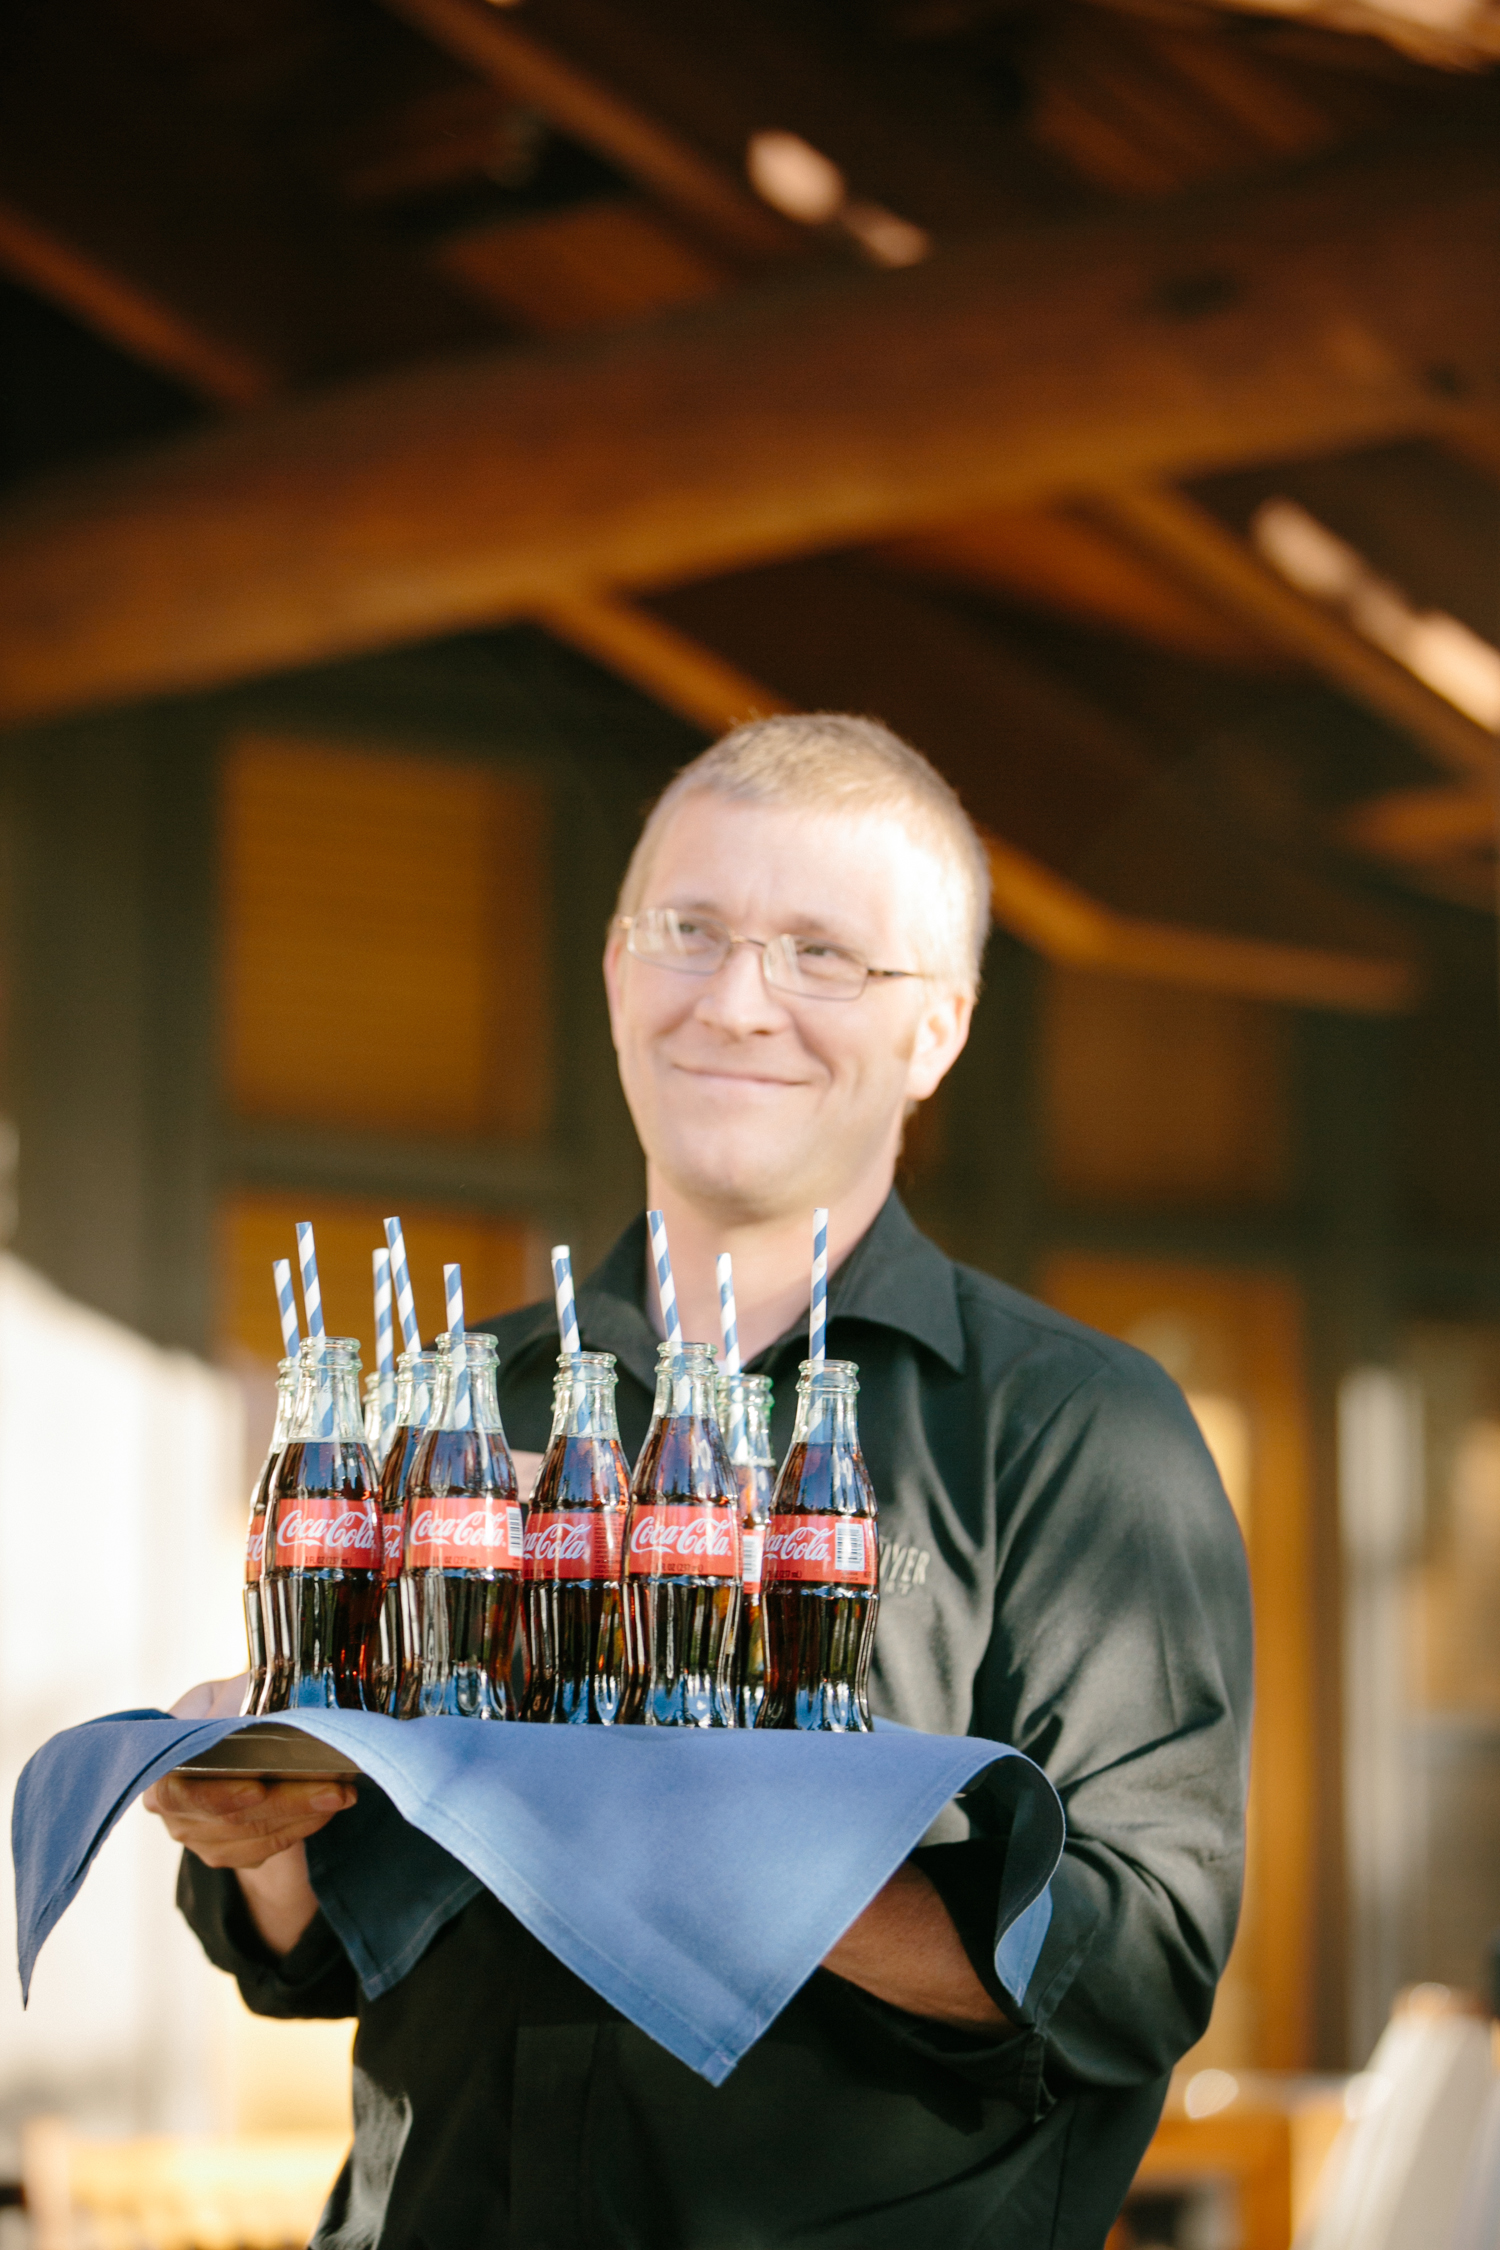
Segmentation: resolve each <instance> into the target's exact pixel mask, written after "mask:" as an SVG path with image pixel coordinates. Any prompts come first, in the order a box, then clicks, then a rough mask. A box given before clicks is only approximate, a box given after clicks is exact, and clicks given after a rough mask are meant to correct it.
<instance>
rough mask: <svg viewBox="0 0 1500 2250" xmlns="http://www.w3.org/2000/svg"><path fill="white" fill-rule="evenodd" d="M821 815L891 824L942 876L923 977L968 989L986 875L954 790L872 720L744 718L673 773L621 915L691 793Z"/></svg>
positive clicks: (828, 715)
mask: <svg viewBox="0 0 1500 2250" xmlns="http://www.w3.org/2000/svg"><path fill="white" fill-rule="evenodd" d="M699 795H702V796H716V797H729V798H733V799H737V800H738V801H739V802H740V803H742V804H758V805H796V806H799V807H802V808H804V809H805V810H807V811H809V812H811V811H819V812H853V813H885V814H887V815H892V816H894V817H896V818H897V819H898V820H899V821H900V823H901V825H902V827H903V828H904V829H905V831H906V834H907V835H908V837H909V838H910V839H911V841H912V842H913V843H914V844H916V845H917V846H918V848H919V849H920V850H922V851H924V852H926V853H927V855H928V857H929V858H930V859H932V860H933V861H935V862H936V864H937V866H938V867H939V868H940V869H941V870H942V871H943V874H944V877H945V880H943V881H942V882H940V883H938V884H934V885H933V887H932V890H931V892H930V893H929V894H928V896H927V897H926V899H925V900H924V902H923V904H924V909H925V914H926V919H927V923H928V927H929V930H930V932H931V935H932V938H933V941H934V943H935V945H936V948H937V951H936V955H935V957H934V958H933V959H932V960H931V962H930V963H929V973H930V974H932V975H934V976H942V977H951V978H952V979H953V981H954V982H955V983H957V984H961V985H963V986H964V987H965V989H966V990H968V991H970V992H972V991H974V990H976V989H977V987H978V983H979V964H980V960H981V958H982V956H983V953H984V941H985V939H986V937H987V936H988V934H989V926H990V869H989V860H988V857H987V855H986V852H985V848H984V845H983V843H982V842H981V841H980V838H979V835H978V832H977V830H976V829H975V826H974V823H973V822H972V821H971V820H970V818H969V816H968V814H967V813H966V812H965V811H964V808H963V806H962V804H961V803H960V802H959V799H958V796H957V793H956V792H955V791H954V790H953V789H952V788H950V787H949V785H948V783H947V782H946V781H945V780H944V779H943V777H942V775H941V774H940V773H939V772H938V770H937V768H936V767H935V766H932V765H930V764H929V763H928V761H927V760H926V759H925V758H924V757H923V756H922V753H921V752H920V750H913V749H912V747H911V745H910V743H907V742H903V741H902V740H901V737H900V736H899V735H898V734H893V733H892V732H891V730H890V728H889V727H886V726H882V725H881V724H880V722H879V720H878V719H857V718H852V717H851V716H850V715H849V714H848V713H847V712H843V711H798V712H794V713H790V714H783V715H780V716H778V717H776V718H771V719H751V720H750V721H749V722H748V723H747V724H746V725H744V726H741V727H736V728H735V729H734V730H733V732H732V733H730V734H726V735H725V736H723V738H722V739H721V740H720V741H718V742H715V743H713V744H711V745H710V747H709V748H708V749H707V750H704V751H702V752H701V753H700V755H699V756H698V757H696V758H694V759H693V761H692V763H691V764H690V765H686V766H684V767H683V768H682V770H681V772H680V773H678V774H676V775H674V777H673V778H672V780H671V781H669V782H668V784H667V786H666V788H665V789H664V790H663V791H662V793H661V795H660V796H659V797H658V798H657V800H656V803H655V804H654V805H653V806H652V808H651V810H650V812H649V813H648V814H647V816H646V824H645V826H644V827H643V828H642V830H641V833H640V836H639V837H638V839H637V841H636V847H635V850H634V851H633V852H632V853H631V855H630V865H629V866H628V867H627V868H626V870H625V880H624V882H623V883H622V884H621V885H620V897H619V904H618V911H619V912H620V913H621V914H634V913H635V911H636V909H637V908H638V906H639V905H640V902H641V898H642V896H643V894H644V892H645V888H646V878H647V876H648V874H649V872H650V867H651V861H652V859H653V857H654V856H655V852H656V847H657V844H658V842H659V841H660V839H661V835H662V831H663V830H664V829H665V827H666V825H667V823H668V821H670V819H671V818H672V815H673V814H674V813H675V812H676V810H677V808H678V806H679V805H681V804H682V803H683V801H684V800H685V799H686V798H688V797H692V796H699Z"/></svg>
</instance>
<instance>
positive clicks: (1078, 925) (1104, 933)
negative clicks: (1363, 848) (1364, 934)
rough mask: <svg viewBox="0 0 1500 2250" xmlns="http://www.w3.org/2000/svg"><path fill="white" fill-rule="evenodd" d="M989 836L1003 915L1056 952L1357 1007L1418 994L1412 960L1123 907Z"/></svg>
mask: <svg viewBox="0 0 1500 2250" xmlns="http://www.w3.org/2000/svg"><path fill="white" fill-rule="evenodd" d="M987 841H988V846H989V855H990V883H991V891H992V896H993V899H994V907H995V919H996V921H997V922H999V923H1001V924H1002V925H1003V927H1004V928H1006V929H1008V930H1009V931H1010V932H1011V933H1012V935H1013V936H1015V937H1018V938H1022V939H1024V941H1025V942H1026V943H1027V944H1028V945H1031V946H1034V947H1035V949H1036V951H1037V952H1038V953H1041V954H1045V956H1046V957H1047V959H1048V960H1049V961H1063V962H1067V963H1068V964H1070V965H1071V966H1072V967H1074V968H1080V969H1093V970H1095V971H1097V972H1098V973H1100V974H1102V975H1106V976H1121V977H1138V978H1142V979H1144V980H1146V981H1148V982H1150V983H1154V984H1175V985H1189V986H1194V987H1196V988H1198V989H1199V990H1202V991H1208V992H1231V993H1236V994H1238V995H1239V996H1241V997H1242V998H1245V999H1251V1000H1276V1001H1280V1002H1282V1003H1283V1004H1285V1005H1287V1006H1291V1007H1298V1008H1331V1009H1335V1010H1337V1011H1340V1012H1342V1013H1347V1014H1355V1015H1394V1014H1399V1013H1401V1012H1402V1011H1404V1010H1406V1009H1408V1008H1410V1007H1412V1006H1413V1005H1414V1004H1415V1001H1416V997H1417V981H1416V977H1415V975H1414V973H1413V971H1412V969H1411V968H1410V966H1409V965H1408V964H1407V963H1406V962H1404V961H1381V960H1376V959H1370V958H1366V957H1364V956H1361V955H1359V954H1352V953H1336V952H1332V951H1329V950H1326V949H1325V948H1323V947H1321V946H1310V945H1280V944H1277V943H1275V942H1274V941H1272V940H1270V939H1266V938H1244V937H1230V936H1226V935H1225V934H1223V933H1222V932H1220V931H1217V930H1189V929H1183V928H1181V927H1179V926H1178V925H1176V924H1173V923H1166V922H1150V921H1145V920H1142V919H1139V918H1137V917H1136V916H1134V915H1128V914H1120V913H1117V912H1116V911H1115V910H1114V908H1112V907H1108V906H1103V905H1101V904H1100V903H1099V901H1098V900H1097V899H1093V898H1090V897H1089V896H1088V894H1087V893H1086V892H1084V891H1081V890H1079V889H1078V887H1077V885H1076V884H1073V883H1069V882H1068V881H1067V880H1066V879H1065V878H1064V877H1063V876H1061V875H1057V874H1054V873H1053V871H1052V869H1051V868H1048V867H1043V866H1042V865H1041V864H1040V862H1039V861H1037V860H1034V859H1030V858H1028V857H1027V855H1026V854H1025V853H1024V852H1018V851H1016V850H1014V849H1013V847H1012V846H1011V845H1009V844H1007V843H1004V842H1002V841H1001V839H1000V838H999V837H997V836H991V837H989V838H988V839H987Z"/></svg>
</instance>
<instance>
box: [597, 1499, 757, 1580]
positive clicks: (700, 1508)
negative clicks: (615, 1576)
mask: <svg viewBox="0 0 1500 2250" xmlns="http://www.w3.org/2000/svg"><path fill="white" fill-rule="evenodd" d="M625 1569H626V1572H627V1574H628V1575H629V1576H632V1577H649V1578H659V1577H678V1578H738V1576H739V1572H740V1526H739V1518H738V1517H737V1516H736V1514H735V1512H734V1510H733V1508H727V1507H726V1508H715V1507H713V1506H712V1505H710V1504H707V1503H704V1502H701V1501H699V1502H694V1501H680V1500H679V1501H671V1500H647V1501H644V1502H643V1503H642V1504H641V1505H640V1506H639V1507H637V1508H636V1509H635V1511H634V1513H633V1515H632V1518H631V1524H630V1545H629V1549H628V1551H627V1553H626V1557H625Z"/></svg>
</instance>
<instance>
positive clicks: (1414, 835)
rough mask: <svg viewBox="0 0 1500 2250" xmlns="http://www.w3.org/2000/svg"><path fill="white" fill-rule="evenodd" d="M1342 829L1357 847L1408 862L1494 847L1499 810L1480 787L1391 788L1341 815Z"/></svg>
mask: <svg viewBox="0 0 1500 2250" xmlns="http://www.w3.org/2000/svg"><path fill="white" fill-rule="evenodd" d="M1340 826H1341V833H1342V835H1343V837H1344V839H1345V841H1346V842H1347V843H1350V844H1352V845H1354V847H1355V848H1356V850H1358V851H1363V852H1369V853H1371V854H1373V855H1374V856H1375V857H1376V858H1378V859H1390V860H1395V861H1396V862H1397V863H1398V864H1405V865H1407V866H1413V867H1425V866H1430V865H1431V864H1432V863H1433V862H1435V861H1438V860H1443V859H1449V858H1452V857H1453V856H1454V855H1455V854H1458V855H1465V854H1473V853H1477V852H1488V851H1493V849H1494V847H1495V842H1496V836H1497V828H1500V810H1497V803H1496V798H1495V794H1494V792H1493V791H1492V790H1483V789H1392V790H1390V791H1388V792H1387V793H1386V795H1384V796H1382V797H1372V798H1371V799H1370V800H1369V801H1368V802H1367V803H1366V804H1363V805H1357V806H1355V808H1354V809H1353V811H1352V812H1349V813H1347V814H1346V815H1345V817H1344V819H1343V821H1342V823H1341V824H1340Z"/></svg>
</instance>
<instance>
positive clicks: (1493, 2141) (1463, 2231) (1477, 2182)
mask: <svg viewBox="0 0 1500 2250" xmlns="http://www.w3.org/2000/svg"><path fill="white" fill-rule="evenodd" d="M1453 2250H1500V2082H1497V2083H1496V2084H1495V2085H1493V2086H1491V2088H1490V2090H1489V2095H1488V2098H1487V2099H1486V2101H1485V2105H1484V2115H1483V2116H1482V2117H1481V2119H1480V2121H1479V2131H1478V2133H1477V2134H1476V2135H1475V2139H1474V2147H1473V2151H1472V2153H1471V2155H1470V2158H1469V2169H1468V2173H1467V2176H1466V2177H1465V2180H1464V2185H1463V2194H1462V2195H1461V2197H1460V2198H1459V2206H1458V2224H1457V2225H1456V2226H1455V2228H1454V2230H1453Z"/></svg>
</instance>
